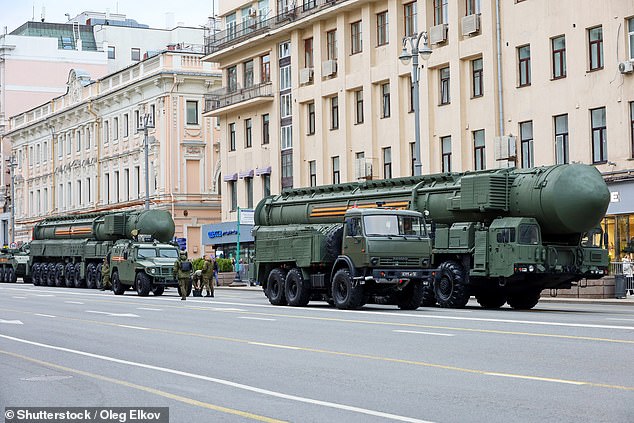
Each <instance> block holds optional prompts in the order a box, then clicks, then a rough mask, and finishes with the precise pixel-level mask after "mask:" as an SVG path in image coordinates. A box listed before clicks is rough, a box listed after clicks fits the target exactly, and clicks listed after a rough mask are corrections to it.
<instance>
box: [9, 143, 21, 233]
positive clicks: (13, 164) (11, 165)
mask: <svg viewBox="0 0 634 423" xmlns="http://www.w3.org/2000/svg"><path fill="white" fill-rule="evenodd" d="M7 161H8V162H9V163H8V166H9V171H10V172H11V245H15V168H16V167H17V165H18V163H17V162H16V160H15V156H13V155H11V157H9V159H8V160H7Z"/></svg>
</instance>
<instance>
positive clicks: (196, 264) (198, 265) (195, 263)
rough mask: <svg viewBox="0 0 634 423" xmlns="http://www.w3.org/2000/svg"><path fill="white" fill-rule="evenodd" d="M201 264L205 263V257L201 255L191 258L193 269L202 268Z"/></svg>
mask: <svg viewBox="0 0 634 423" xmlns="http://www.w3.org/2000/svg"><path fill="white" fill-rule="evenodd" d="M203 264H205V259H204V258H202V257H199V258H197V259H194V260H192V266H193V268H194V271H196V270H202V268H203Z"/></svg>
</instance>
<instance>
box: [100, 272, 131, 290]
mask: <svg viewBox="0 0 634 423" xmlns="http://www.w3.org/2000/svg"><path fill="white" fill-rule="evenodd" d="M110 279H111V282H112V291H113V292H114V295H123V293H124V292H125V290H126V289H128V287H127V286H125V285H123V284H122V283H121V279H119V272H118V271H117V270H115V271H114V272H112V276H111V278H110ZM99 281H101V277H99ZM100 285H101V283H100ZM100 289H101V288H100Z"/></svg>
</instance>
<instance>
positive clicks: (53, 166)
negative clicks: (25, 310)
mask: <svg viewBox="0 0 634 423" xmlns="http://www.w3.org/2000/svg"><path fill="white" fill-rule="evenodd" d="M201 57H202V55H201V54H200V53H194V52H191V51H184V50H181V51H165V52H163V53H161V54H159V55H156V56H154V57H151V58H149V59H146V60H142V61H141V62H139V63H137V64H135V65H133V66H130V67H127V68H125V69H123V70H120V71H118V72H115V73H112V74H109V75H107V76H105V77H103V78H101V79H98V80H95V81H93V80H91V79H90V75H88V74H87V73H85V72H82V71H80V70H73V71H71V72H70V76H69V79H68V88H67V92H66V94H64V95H62V96H60V97H57V98H54V99H52V100H51V101H50V102H47V103H45V104H43V105H41V106H39V107H36V108H34V109H31V110H29V111H26V112H24V113H21V114H18V115H16V116H13V117H11V118H10V125H9V128H8V130H7V132H6V133H5V140H7V141H8V142H10V143H11V146H12V154H13V155H14V156H15V157H16V158H17V167H16V169H15V173H16V178H15V179H16V182H15V197H16V199H15V200H16V201H15V203H16V210H15V213H16V214H15V217H16V228H15V229H16V231H15V232H16V233H15V239H16V241H27V240H29V239H30V236H31V231H30V230H31V228H32V225H33V224H34V223H35V222H37V221H38V220H40V219H42V218H43V217H49V216H59V215H64V214H70V213H82V212H93V211H105V210H116V209H138V208H142V207H143V206H144V202H145V199H146V189H145V186H146V178H145V171H146V167H145V154H144V139H145V136H144V132H145V131H144V130H143V128H144V127H145V126H147V127H148V130H147V132H148V137H147V140H148V143H149V144H148V145H149V148H148V163H149V166H148V170H149V178H148V179H149V192H147V194H148V197H149V201H150V207H151V208H157V209H165V210H169V211H170V212H171V213H172V216H173V217H174V221H175V223H176V236H177V237H186V238H187V242H188V250H189V252H190V256H191V257H199V256H200V255H202V254H203V248H204V247H203V245H202V235H201V227H202V225H203V224H208V223H214V222H218V221H219V215H220V204H219V192H218V189H219V187H218V185H217V183H216V182H215V181H216V176H215V175H216V174H217V173H218V172H219V166H220V165H219V162H218V151H217V148H216V146H215V144H214V140H215V139H217V137H215V136H214V134H215V133H217V128H216V126H215V125H214V124H213V121H212V120H210V119H203V118H202V106H203V98H204V97H203V95H204V93H206V92H208V91H209V90H210V89H213V88H214V86H220V74H219V72H218V71H217V70H214V69H213V67H212V65H211V64H209V63H203V62H201V60H200V59H201Z"/></svg>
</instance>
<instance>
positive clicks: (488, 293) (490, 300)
mask: <svg viewBox="0 0 634 423" xmlns="http://www.w3.org/2000/svg"><path fill="white" fill-rule="evenodd" d="M475 297H476V300H477V301H478V304H480V306H481V307H483V308H488V309H496V308H500V307H502V306H503V305H504V303H506V294H505V293H504V291H502V290H501V289H484V290H481V291H480V292H477V293H476V294H475Z"/></svg>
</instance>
